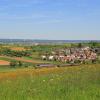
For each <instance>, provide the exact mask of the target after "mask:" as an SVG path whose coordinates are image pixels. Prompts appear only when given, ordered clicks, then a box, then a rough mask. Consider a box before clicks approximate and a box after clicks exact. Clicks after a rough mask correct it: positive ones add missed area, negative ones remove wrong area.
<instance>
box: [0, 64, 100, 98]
mask: <svg viewBox="0 0 100 100" xmlns="http://www.w3.org/2000/svg"><path fill="white" fill-rule="evenodd" d="M0 100H100V65H99V64H98V65H83V66H75V67H66V68H63V67H62V68H45V69H44V68H43V69H29V68H28V69H27V68H25V69H17V70H15V71H10V72H1V73H0Z"/></svg>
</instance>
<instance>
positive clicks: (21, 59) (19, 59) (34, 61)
mask: <svg viewBox="0 0 100 100" xmlns="http://www.w3.org/2000/svg"><path fill="white" fill-rule="evenodd" d="M0 57H1V58H7V59H11V60H17V61H22V62H28V63H33V64H35V63H43V62H42V61H38V60H27V59H24V58H20V57H8V56H0Z"/></svg>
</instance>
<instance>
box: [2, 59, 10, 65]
mask: <svg viewBox="0 0 100 100" xmlns="http://www.w3.org/2000/svg"><path fill="white" fill-rule="evenodd" d="M9 64H10V62H8V61H5V60H0V65H9Z"/></svg>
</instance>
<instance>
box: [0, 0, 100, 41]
mask: <svg viewBox="0 0 100 100" xmlns="http://www.w3.org/2000/svg"><path fill="white" fill-rule="evenodd" d="M0 22H1V24H0V38H1V39H6V38H8V39H38V40H100V28H99V26H100V0H95V1H94V0H55V1H54V0H29V1H28V0H1V2H0Z"/></svg>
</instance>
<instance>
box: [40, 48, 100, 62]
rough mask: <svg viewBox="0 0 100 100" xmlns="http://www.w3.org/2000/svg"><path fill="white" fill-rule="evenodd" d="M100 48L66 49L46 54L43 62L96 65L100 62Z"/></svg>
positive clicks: (42, 57) (43, 56)
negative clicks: (89, 63)
mask: <svg viewBox="0 0 100 100" xmlns="http://www.w3.org/2000/svg"><path fill="white" fill-rule="evenodd" d="M99 55H100V48H90V47H82V48H65V49H58V50H55V51H51V53H49V54H48V53H45V54H43V55H42V56H41V59H42V60H47V61H58V62H62V63H70V64H73V63H81V64H84V63H86V62H87V63H88V62H91V63H96V61H97V60H99Z"/></svg>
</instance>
